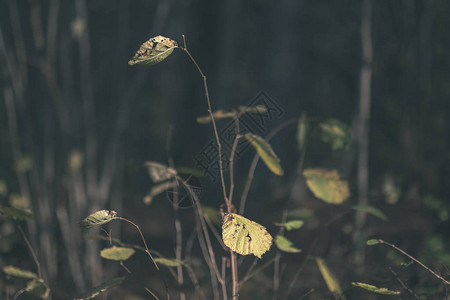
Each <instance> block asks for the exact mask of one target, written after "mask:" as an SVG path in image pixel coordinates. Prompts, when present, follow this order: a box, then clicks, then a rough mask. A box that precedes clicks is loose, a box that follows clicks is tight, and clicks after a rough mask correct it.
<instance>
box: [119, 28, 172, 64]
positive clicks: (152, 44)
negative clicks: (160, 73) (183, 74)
mask: <svg viewBox="0 0 450 300" xmlns="http://www.w3.org/2000/svg"><path fill="white" fill-rule="evenodd" d="M177 47H178V44H177V42H175V41H174V40H171V39H169V38H166V37H163V36H161V35H158V36H155V37H153V38H151V39H149V40H148V41H146V42H145V43H143V44H142V45H141V47H140V48H139V50H138V51H137V52H136V54H135V55H134V56H133V58H132V59H130V61H129V62H128V64H129V65H130V66H133V65H146V66H152V65H156V64H157V63H160V62H162V61H163V60H164V59H166V58H167V57H168V56H169V55H170V54H172V52H173V49H175V48H177Z"/></svg>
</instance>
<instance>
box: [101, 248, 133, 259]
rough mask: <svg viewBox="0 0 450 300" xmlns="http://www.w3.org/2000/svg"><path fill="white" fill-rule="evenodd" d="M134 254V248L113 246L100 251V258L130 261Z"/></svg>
mask: <svg viewBox="0 0 450 300" xmlns="http://www.w3.org/2000/svg"><path fill="white" fill-rule="evenodd" d="M134 253H135V251H134V249H132V248H127V247H116V246H113V247H111V248H105V249H103V250H102V251H100V256H101V257H103V258H106V259H109V260H116V261H121V260H127V259H129V258H130V257H131V256H132V255H133V254H134Z"/></svg>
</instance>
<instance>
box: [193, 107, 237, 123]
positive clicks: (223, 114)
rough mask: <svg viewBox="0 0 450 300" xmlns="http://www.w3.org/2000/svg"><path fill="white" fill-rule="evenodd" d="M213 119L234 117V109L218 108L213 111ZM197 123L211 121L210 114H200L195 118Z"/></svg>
mask: <svg viewBox="0 0 450 300" xmlns="http://www.w3.org/2000/svg"><path fill="white" fill-rule="evenodd" d="M213 116H214V120H220V119H226V118H234V117H235V116H236V112H235V111H224V110H222V109H218V110H216V111H215V112H213ZM197 123H200V124H208V123H211V116H210V115H207V116H202V117H198V118H197Z"/></svg>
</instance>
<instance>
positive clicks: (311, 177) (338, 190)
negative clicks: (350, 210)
mask: <svg viewBox="0 0 450 300" xmlns="http://www.w3.org/2000/svg"><path fill="white" fill-rule="evenodd" d="M303 175H304V176H305V177H306V185H307V186H308V188H309V189H310V190H311V192H312V193H313V194H314V196H316V197H317V198H319V199H321V200H323V201H325V202H327V203H332V204H341V203H342V202H344V200H345V199H347V198H348V197H349V196H350V191H349V188H348V183H347V181H345V180H341V179H340V176H339V173H338V172H337V171H336V170H325V169H307V170H305V171H303Z"/></svg>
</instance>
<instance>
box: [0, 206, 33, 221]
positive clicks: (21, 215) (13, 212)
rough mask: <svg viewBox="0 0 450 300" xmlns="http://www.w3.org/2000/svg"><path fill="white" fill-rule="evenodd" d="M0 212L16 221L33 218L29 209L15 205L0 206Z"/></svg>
mask: <svg viewBox="0 0 450 300" xmlns="http://www.w3.org/2000/svg"><path fill="white" fill-rule="evenodd" d="M0 213H1V214H2V215H4V216H5V217H7V218H11V219H14V220H18V221H26V220H31V219H33V214H32V213H31V211H30V210H29V209H24V208H16V207H4V206H0Z"/></svg>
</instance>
